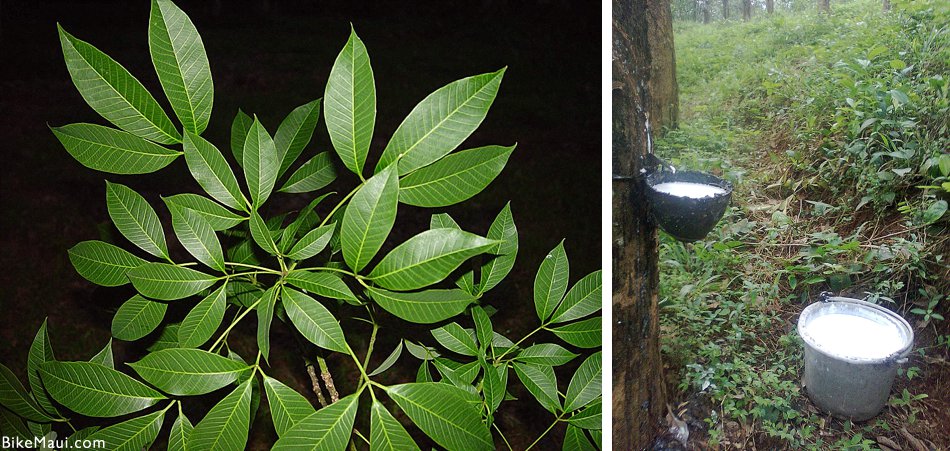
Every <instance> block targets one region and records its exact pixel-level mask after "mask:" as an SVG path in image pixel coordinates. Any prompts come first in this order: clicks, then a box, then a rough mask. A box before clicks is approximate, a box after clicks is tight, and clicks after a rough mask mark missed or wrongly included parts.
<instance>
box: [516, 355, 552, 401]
mask: <svg viewBox="0 0 950 451" xmlns="http://www.w3.org/2000/svg"><path fill="white" fill-rule="evenodd" d="M514 368H515V374H517V375H518V379H519V380H521V383H522V384H524V386H525V388H527V389H528V391H529V392H530V393H531V396H534V399H537V400H538V403H540V404H541V407H544V408H545V409H547V410H548V411H549V412H551V413H556V412H557V411H558V410H561V402H560V401H559V400H558V397H557V378H556V377H555V375H554V368H553V367H550V366H545V365H535V364H532V363H519V362H515V364H514Z"/></svg>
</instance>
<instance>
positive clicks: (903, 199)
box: [657, 0, 950, 449]
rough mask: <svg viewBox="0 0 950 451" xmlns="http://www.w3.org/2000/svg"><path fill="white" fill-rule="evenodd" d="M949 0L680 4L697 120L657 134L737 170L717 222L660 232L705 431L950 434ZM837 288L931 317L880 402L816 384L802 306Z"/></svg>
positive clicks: (832, 445) (667, 295)
mask: <svg viewBox="0 0 950 451" xmlns="http://www.w3.org/2000/svg"><path fill="white" fill-rule="evenodd" d="M948 9H950V8H948V6H947V4H946V3H945V2H939V1H936V0H926V1H917V2H895V4H894V9H893V11H892V12H891V13H887V14H885V13H881V12H880V3H879V2H877V1H863V0H859V1H854V2H849V3H843V4H837V3H836V4H835V5H834V10H833V13H832V15H831V16H830V17H829V16H820V15H816V14H813V13H795V14H791V13H787V14H782V13H776V14H775V15H774V16H772V17H762V18H759V19H757V20H753V21H751V22H748V23H739V22H735V21H730V22H718V23H713V24H709V25H700V24H695V23H675V24H674V35H675V40H676V57H677V79H678V82H679V86H680V110H681V118H680V127H679V128H678V129H676V130H670V131H667V133H666V134H665V136H664V137H663V138H662V139H660V140H658V142H657V152H658V154H659V155H660V156H661V157H663V158H666V159H669V160H670V161H671V162H672V163H673V164H674V165H675V166H677V167H686V168H690V169H699V170H705V171H710V172H713V173H715V174H718V175H720V176H722V177H724V178H726V179H729V180H731V181H732V182H733V183H734V185H736V191H735V193H734V194H733V203H732V206H731V207H730V209H729V210H728V211H727V213H726V216H725V218H724V219H723V220H722V221H721V222H720V224H719V225H718V226H717V228H716V229H715V230H714V231H713V232H712V233H711V234H710V235H709V236H708V237H707V238H706V239H705V240H703V241H700V242H696V243H692V244H687V245H684V244H682V243H679V242H676V241H675V240H673V239H672V238H670V237H669V236H667V235H665V234H661V250H660V260H661V277H660V280H661V287H660V302H661V308H662V325H663V343H664V345H663V348H664V349H663V350H664V354H665V358H666V360H667V362H668V366H669V368H670V371H668V373H669V376H670V378H671V379H672V383H673V384H675V386H676V390H675V391H674V392H675V395H674V398H676V397H679V398H681V399H686V400H688V403H687V405H686V406H685V407H684V409H683V410H685V416H686V417H688V419H690V420H691V423H690V424H691V434H692V435H691V440H697V441H699V442H704V443H705V444H706V445H709V446H712V447H725V448H738V447H745V448H749V447H752V448H760V449H776V448H787V449H799V448H810V449H871V448H876V447H877V446H878V444H879V441H878V437H883V438H884V440H885V441H886V440H887V439H890V440H893V441H895V442H897V443H903V444H904V446H905V447H909V446H910V443H909V442H910V441H911V438H909V437H913V438H921V439H925V440H930V441H932V443H933V444H934V445H936V446H938V447H941V448H946V447H950V439H948V438H947V437H945V436H941V435H940V434H933V433H932V431H940V430H948V429H950V416H948V413H947V412H950V395H948V391H950V390H948V387H947V383H948V382H947V381H946V379H947V377H946V376H945V374H946V371H947V364H948V359H950V345H948V343H950V327H948V323H947V321H945V320H944V315H946V314H947V311H948V305H950V301H947V299H946V298H947V295H948V294H950V282H948V281H950V265H948V264H947V261H946V258H947V257H948V255H947V254H948V250H950V233H948V228H947V224H948V217H950V215H947V214H946V210H947V200H948V198H950V178H948V176H950V154H948V148H950V134H948V117H950V100H948V87H947V78H948V75H947V74H948V62H950V27H948V25H947V24H948V21H950V12H948ZM824 290H830V291H834V292H836V293H841V294H843V295H848V296H850V297H856V298H867V299H868V300H870V301H873V302H877V303H880V304H882V305H885V306H887V307H888V308H891V309H893V310H895V311H897V312H898V313H899V314H901V315H902V316H904V317H905V318H907V319H908V320H909V321H910V322H911V324H912V325H913V326H914V327H915V334H916V336H917V339H916V342H915V351H914V354H913V355H912V358H911V361H910V362H909V363H908V364H906V365H905V368H904V369H902V370H901V372H900V375H899V377H898V380H897V381H896V382H895V388H894V390H893V392H892V397H891V399H890V401H889V403H888V406H887V407H886V408H885V410H884V412H883V413H882V414H881V415H879V416H878V417H876V418H874V419H872V420H869V421H867V422H863V423H857V424H853V423H851V422H848V421H841V420H837V419H834V418H832V417H830V416H828V415H826V414H824V413H822V412H820V411H819V410H817V409H816V408H815V407H814V406H813V405H812V404H811V403H810V401H808V399H807V397H806V396H805V394H804V393H803V391H802V390H801V387H800V382H799V379H800V375H801V369H802V343H801V340H800V338H799V337H798V335H797V333H796V331H795V324H796V320H797V316H798V314H799V312H800V311H801V310H802V309H803V308H804V307H805V306H806V305H808V304H810V303H811V302H812V301H813V299H814V297H815V295H816V294H817V293H818V292H820V291H824ZM902 428H903V429H904V430H903V431H902V430H901V429H902ZM881 443H884V442H881Z"/></svg>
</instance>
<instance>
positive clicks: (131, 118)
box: [56, 24, 181, 144]
mask: <svg viewBox="0 0 950 451" xmlns="http://www.w3.org/2000/svg"><path fill="white" fill-rule="evenodd" d="M56 27H57V29H58V30H59V40H60V43H61V44H62V47H63V56H64V57H65V59H66V68H67V69H69V76H70V77H71V78H72V79H73V84H74V85H76V89H78V90H79V94H81V95H82V98H83V99H85V100H86V103H88V104H89V106H91V107H92V109H93V110H96V112H97V113H99V114H100V115H101V116H102V117H103V118H105V119H106V120H107V121H109V122H111V123H113V124H115V126H116V127H119V128H121V129H122V130H125V131H127V132H129V133H132V134H135V135H137V136H139V137H141V138H145V139H148V140H150V141H155V142H157V143H161V144H174V143H178V142H181V134H180V133H178V130H176V129H175V126H174V125H172V121H171V119H169V118H168V115H167V114H165V112H164V111H162V107H161V106H159V104H158V102H156V101H155V98H154V97H152V94H150V93H149V92H148V90H146V89H145V87H144V86H142V83H141V82H139V81H138V79H136V78H135V77H133V76H132V74H130V73H129V71H127V70H126V69H125V68H124V67H122V65H120V64H119V63H117V62H115V60H113V59H112V58H110V57H109V55H106V54H105V53H102V52H101V51H99V49H97V48H95V47H93V46H92V45H90V44H89V43H87V42H84V41H81V40H79V39H76V38H75V37H73V36H72V35H71V34H69V33H67V32H66V30H64V29H63V27H61V26H59V24H57V25H56Z"/></svg>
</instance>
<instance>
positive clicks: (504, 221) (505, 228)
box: [478, 202, 518, 293]
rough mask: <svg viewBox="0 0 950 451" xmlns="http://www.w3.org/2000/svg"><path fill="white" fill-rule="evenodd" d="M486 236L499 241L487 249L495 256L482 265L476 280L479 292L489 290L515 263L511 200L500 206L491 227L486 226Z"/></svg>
mask: <svg viewBox="0 0 950 451" xmlns="http://www.w3.org/2000/svg"><path fill="white" fill-rule="evenodd" d="M487 238H488V239H490V240H499V241H501V242H500V243H498V245H497V246H496V247H493V248H491V249H489V250H488V253H489V254H495V255H497V256H496V257H494V258H492V259H490V260H488V261H487V262H485V263H484V264H483V265H482V271H481V276H480V279H479V281H478V292H479V293H484V292H486V291H488V290H491V289H492V288H495V287H496V286H497V285H498V284H499V283H501V281H502V280H504V279H505V277H506V276H507V275H508V273H509V272H511V268H512V267H513V266H514V265H515V258H517V257H518V228H517V227H516V226H515V220H514V218H513V217H512V216H511V202H508V203H507V204H505V208H502V210H501V211H500V212H499V213H498V216H496V217H495V220H494V221H492V223H491V227H489V228H488V236H487Z"/></svg>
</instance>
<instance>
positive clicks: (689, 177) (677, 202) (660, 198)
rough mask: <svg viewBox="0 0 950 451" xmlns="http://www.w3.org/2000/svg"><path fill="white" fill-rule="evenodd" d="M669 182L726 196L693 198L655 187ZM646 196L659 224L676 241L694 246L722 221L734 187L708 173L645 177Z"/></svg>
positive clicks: (679, 173)
mask: <svg viewBox="0 0 950 451" xmlns="http://www.w3.org/2000/svg"><path fill="white" fill-rule="evenodd" d="M667 182H690V183H701V184H704V185H713V186H717V187H719V188H722V189H724V190H725V191H726V192H725V193H723V194H716V195H714V196H712V197H703V198H699V199H696V198H692V197H680V196H674V195H672V194H667V193H662V192H659V191H657V190H656V189H654V188H653V187H654V186H656V185H659V184H661V183H667ZM646 185H647V186H646V193H647V199H649V201H650V210H651V212H652V213H653V217H654V218H656V222H657V224H659V226H660V227H661V228H662V229H663V230H664V231H666V233H669V234H670V235H672V236H673V237H674V238H676V239H677V240H680V241H685V242H692V241H697V240H701V239H703V238H705V237H706V235H707V234H709V232H710V231H711V230H712V229H713V227H715V226H716V223H718V222H719V220H720V219H722V215H723V214H724V213H725V212H726V207H728V206H729V201H730V200H731V199H732V184H731V183H729V182H727V181H725V180H723V179H721V178H719V177H716V176H714V175H712V174H707V173H705V172H694V171H677V172H666V171H660V172H654V173H651V174H649V175H647V176H646Z"/></svg>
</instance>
